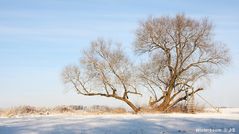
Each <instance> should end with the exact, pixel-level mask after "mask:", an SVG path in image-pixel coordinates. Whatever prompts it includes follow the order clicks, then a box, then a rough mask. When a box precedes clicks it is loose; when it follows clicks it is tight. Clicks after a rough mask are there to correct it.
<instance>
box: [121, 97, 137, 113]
mask: <svg viewBox="0 0 239 134" xmlns="http://www.w3.org/2000/svg"><path fill="white" fill-rule="evenodd" d="M123 101H124V102H125V103H127V104H128V105H129V106H130V108H131V109H133V110H134V112H135V113H136V114H137V113H138V112H139V111H140V108H137V107H136V106H135V105H134V104H133V103H132V102H130V101H129V100H128V99H123Z"/></svg>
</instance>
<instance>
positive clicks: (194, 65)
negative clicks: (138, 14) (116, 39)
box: [135, 15, 230, 110]
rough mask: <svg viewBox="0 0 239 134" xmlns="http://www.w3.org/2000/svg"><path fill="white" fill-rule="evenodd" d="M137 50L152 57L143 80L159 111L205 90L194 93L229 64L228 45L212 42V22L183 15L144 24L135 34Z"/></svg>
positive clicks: (152, 101)
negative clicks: (211, 76) (203, 82)
mask: <svg viewBox="0 0 239 134" xmlns="http://www.w3.org/2000/svg"><path fill="white" fill-rule="evenodd" d="M135 50H136V52H137V53H139V54H144V53H148V54H149V57H150V60H149V61H148V62H145V63H143V64H142V65H141V69H140V71H141V73H140V79H141V83H142V85H144V86H145V87H146V88H147V89H149V91H150V92H151V94H152V97H151V99H150V105H152V106H157V107H158V109H159V110H166V109H167V108H169V107H171V106H173V105H176V104H177V103H178V102H180V101H182V100H185V99H186V98H187V97H188V96H190V95H192V94H193V93H196V92H198V91H200V90H202V88H198V89H194V88H195V86H194V85H195V84H194V83H195V82H197V81H198V80H200V79H201V78H205V77H208V76H210V75H212V74H217V73H218V72H220V71H221V69H222V67H223V66H224V65H227V64H228V63H229V61H230V58H229V54H228V49H227V48H226V47H225V45H224V44H222V43H220V42H216V41H214V40H213V38H212V24H211V23H209V21H208V20H207V19H202V20H194V19H191V18H186V17H185V16H184V15H177V16H176V17H160V18H153V17H150V18H148V19H147V20H146V21H144V22H142V23H141V24H140V26H139V28H138V29H137V31H136V41H135Z"/></svg>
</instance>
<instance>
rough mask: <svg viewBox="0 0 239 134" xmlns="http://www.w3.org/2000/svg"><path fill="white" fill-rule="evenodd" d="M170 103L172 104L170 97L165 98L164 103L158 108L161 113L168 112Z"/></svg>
mask: <svg viewBox="0 0 239 134" xmlns="http://www.w3.org/2000/svg"><path fill="white" fill-rule="evenodd" d="M169 103H170V96H169V97H165V99H164V101H163V102H162V103H161V104H160V105H159V106H158V110H159V111H164V110H166V109H167V108H168V107H169Z"/></svg>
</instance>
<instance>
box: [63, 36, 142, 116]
mask: <svg viewBox="0 0 239 134" xmlns="http://www.w3.org/2000/svg"><path fill="white" fill-rule="evenodd" d="M111 44H112V43H111V42H107V41H104V40H102V39H98V40H96V41H94V42H92V43H91V47H90V49H89V50H87V51H85V52H84V54H83V56H82V58H81V61H80V66H67V67H66V68H65V69H64V71H63V79H64V82H65V83H68V84H71V85H72V86H73V88H74V89H75V90H76V91H77V93H78V94H81V95H85V96H104V97H112V98H115V99H117V100H120V101H123V102H125V103H126V104H127V105H128V106H130V107H131V108H132V109H133V111H134V112H136V113H137V112H138V111H139V108H138V107H137V106H136V105H135V104H134V103H133V102H132V101H131V100H130V98H129V97H130V95H141V94H140V93H139V92H138V91H137V88H136V81H135V78H136V77H135V73H134V70H133V69H134V65H133V64H132V63H131V61H130V60H129V59H128V57H127V56H126V55H125V54H124V52H123V50H122V49H121V47H120V45H119V44H116V45H114V46H112V45H111Z"/></svg>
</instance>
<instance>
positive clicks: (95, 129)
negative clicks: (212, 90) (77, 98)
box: [0, 108, 239, 134]
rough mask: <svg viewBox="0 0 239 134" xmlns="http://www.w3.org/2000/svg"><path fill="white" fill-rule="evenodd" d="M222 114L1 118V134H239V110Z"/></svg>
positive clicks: (232, 109)
mask: <svg viewBox="0 0 239 134" xmlns="http://www.w3.org/2000/svg"><path fill="white" fill-rule="evenodd" d="M221 111H222V112H221V113H199V114H176V113H175V114H174V113H171V114H138V115H131V114H126V115H123V114H122V115H51V116H32V117H31V116H28V117H15V118H0V134H45V133H46V134H167V133H170V134H171V133H172V134H174V133H176V134H177V133H178V134H180V133H189V134H191V133H192V134H193V133H239V109H238V108H230V109H222V110H221Z"/></svg>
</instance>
